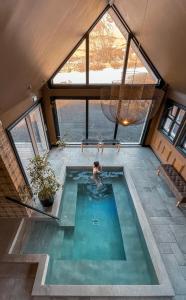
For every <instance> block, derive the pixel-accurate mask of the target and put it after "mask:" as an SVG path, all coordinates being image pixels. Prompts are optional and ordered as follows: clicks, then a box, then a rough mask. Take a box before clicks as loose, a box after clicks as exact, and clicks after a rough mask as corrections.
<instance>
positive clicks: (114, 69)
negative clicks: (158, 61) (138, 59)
mask: <svg viewBox="0 0 186 300" xmlns="http://www.w3.org/2000/svg"><path fill="white" fill-rule="evenodd" d="M116 22H117V23H116ZM121 27H122V28H123V26H120V23H119V20H118V19H116V16H115V18H114V19H113V17H112V14H111V12H110V11H108V12H107V13H106V14H105V15H104V16H103V17H102V19H101V20H100V21H99V22H98V23H97V25H96V26H95V27H94V28H93V30H92V31H91V33H90V35H89V51H90V55H89V64H90V66H89V69H90V72H89V82H90V83H112V82H118V83H120V82H121V78H122V71H123V65H124V56H125V51H126V38H125V37H124V32H123V31H121V29H120V28H121ZM123 30H124V29H123ZM126 35H127V33H126Z"/></svg>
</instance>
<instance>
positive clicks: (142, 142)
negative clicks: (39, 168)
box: [50, 96, 150, 146]
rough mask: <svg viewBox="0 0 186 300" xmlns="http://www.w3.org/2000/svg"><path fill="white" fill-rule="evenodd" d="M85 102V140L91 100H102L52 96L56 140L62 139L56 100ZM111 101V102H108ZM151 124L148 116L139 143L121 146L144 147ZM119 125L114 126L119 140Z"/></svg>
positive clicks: (76, 143)
mask: <svg viewBox="0 0 186 300" xmlns="http://www.w3.org/2000/svg"><path fill="white" fill-rule="evenodd" d="M66 99H69V100H79V99H82V100H85V102H86V111H85V114H86V116H85V138H86V139H88V138H89V100H101V99H100V98H99V97H86V96H77V97H75V96H71V97H70V96H51V97H50V104H51V109H52V114H53V120H54V127H55V135H56V140H59V139H60V138H61V136H60V129H59V124H58V116H57V107H56V100H61V101H63V100H66ZM108 101H109V100H108ZM149 124H150V120H149V118H148V116H147V118H146V119H145V122H144V126H143V131H142V132H141V136H140V139H139V143H135V142H134V143H121V145H123V146H126V145H129V146H144V143H145V137H146V133H147V128H148V127H149ZM118 125H119V124H118V123H117V122H115V126H114V130H113V139H117V133H118ZM80 144H81V141H79V142H67V145H73V146H75V145H80ZM52 146H55V144H53V145H52Z"/></svg>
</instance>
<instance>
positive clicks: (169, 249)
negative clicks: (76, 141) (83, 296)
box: [0, 147, 186, 300]
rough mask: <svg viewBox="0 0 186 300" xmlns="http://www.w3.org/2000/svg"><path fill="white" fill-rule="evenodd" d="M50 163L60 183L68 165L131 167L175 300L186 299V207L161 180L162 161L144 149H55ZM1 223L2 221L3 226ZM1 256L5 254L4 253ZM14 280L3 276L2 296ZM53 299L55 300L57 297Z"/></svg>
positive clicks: (0, 230) (50, 155)
mask: <svg viewBox="0 0 186 300" xmlns="http://www.w3.org/2000/svg"><path fill="white" fill-rule="evenodd" d="M49 160H50V162H51V165H52V166H53V168H54V169H55V171H56V174H57V176H58V178H59V179H60V180H61V179H62V178H63V173H64V170H65V166H66V165H69V166H72V165H75V166H81V165H82V166H83V165H92V163H93V161H95V160H99V161H100V163H101V164H102V165H103V167H104V165H105V166H106V165H107V166H110V165H113V166H114V165H116V166H120V165H124V166H127V168H128V169H129V170H130V173H131V176H132V178H133V181H134V183H135V186H136V189H137V191H138V194H139V196H140V199H141V203H142V205H143V208H144V211H145V213H146V216H147V218H148V220H149V223H150V226H151V229H152V232H153V235H154V237H155V240H156V242H157V245H158V248H159V251H160V253H161V256H162V258H163V261H164V264H165V267H166V270H167V272H168V275H169V277H170V280H171V282H172V285H173V288H174V291H175V294H176V296H175V298H174V299H175V300H186V208H184V207H183V208H181V209H180V208H177V207H176V199H175V198H174V196H173V194H172V193H171V191H170V190H169V187H168V186H167V185H166V183H165V182H164V180H163V179H162V178H161V177H158V176H157V175H156V169H157V167H158V165H159V161H158V159H157V158H156V156H155V155H154V154H153V152H152V151H151V150H150V149H149V148H141V147H130V148H129V147H125V148H122V149H121V150H120V152H119V153H117V152H116V150H115V149H109V148H107V149H104V152H103V154H101V153H99V152H98V151H97V149H96V148H86V149H85V150H84V152H83V153H82V152H81V150H80V148H76V147H74V148H73V147H72V148H65V149H64V150H60V149H56V148H55V149H53V150H52V151H51V152H50V154H49ZM1 222H2V221H1V220H0V225H1ZM6 222H7V225H6V224H5V221H4V225H3V227H2V226H0V236H1V232H2V233H3V232H4V231H5V228H6V226H8V230H7V232H10V231H11V230H12V227H11V226H10V223H9V220H7V221H6ZM10 222H11V221H10ZM14 226H16V225H14ZM10 236H11V234H10V235H9V236H7V240H9V239H10ZM2 240H6V237H5V236H4V238H2ZM6 244H8V242H7V243H6V242H3V245H4V249H6ZM0 249H1V247H0ZM0 251H1V250H0ZM0 253H1V254H2V251H1V252H0ZM12 280H13V283H12ZM14 280H15V278H12V277H11V278H8V279H7V278H6V276H5V277H3V274H1V273H0V293H1V287H2V286H3V289H4V287H5V286H7V287H10V286H11V285H12V284H15V281H14ZM27 280H28V278H26V277H25V281H24V280H23V282H25V283H22V284H23V288H22V289H23V291H25V289H26V290H30V286H29V284H31V283H28V287H27V284H26V282H27ZM30 282H31V281H30ZM32 282H33V281H32ZM20 289H21V287H20ZM7 291H8V293H7V297H5V298H0V299H20V300H21V299H25V300H27V299H36V298H31V297H30V296H29V295H28V293H27V294H25V295H26V296H25V298H24V294H23V296H22V295H21V296H20V297H19V298H16V297H14V296H15V295H12V291H11V290H10V289H8V288H7ZM42 299H45V298H42ZM46 299H49V298H46ZM50 299H55V297H52V298H50ZM56 299H59V298H56ZM62 299H63V298H62Z"/></svg>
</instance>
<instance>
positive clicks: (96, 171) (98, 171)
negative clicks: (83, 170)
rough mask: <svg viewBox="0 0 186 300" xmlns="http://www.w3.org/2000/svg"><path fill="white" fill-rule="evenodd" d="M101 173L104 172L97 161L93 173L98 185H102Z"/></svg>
mask: <svg viewBox="0 0 186 300" xmlns="http://www.w3.org/2000/svg"><path fill="white" fill-rule="evenodd" d="M101 171H102V167H101V165H100V163H99V161H95V162H94V164H93V170H92V173H93V179H94V181H95V182H96V184H97V185H100V184H102V182H101V178H100V174H101Z"/></svg>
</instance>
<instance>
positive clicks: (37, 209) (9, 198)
mask: <svg viewBox="0 0 186 300" xmlns="http://www.w3.org/2000/svg"><path fill="white" fill-rule="evenodd" d="M5 198H6V199H7V200H9V201H12V202H14V203H16V204H18V205H21V206H24V207H27V208H30V209H32V210H35V211H37V212H38V213H40V214H43V215H46V216H48V217H50V218H52V219H56V220H60V219H59V218H58V217H55V216H53V215H51V214H48V213H46V212H44V211H42V210H40V209H39V208H35V207H33V206H31V205H29V204H25V203H23V202H21V201H18V200H17V199H14V198H12V197H5Z"/></svg>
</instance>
